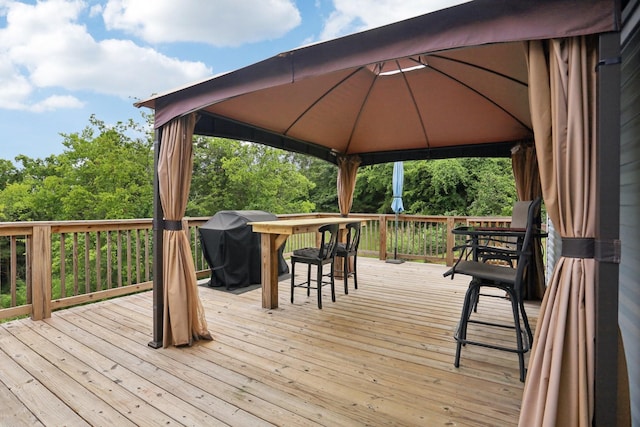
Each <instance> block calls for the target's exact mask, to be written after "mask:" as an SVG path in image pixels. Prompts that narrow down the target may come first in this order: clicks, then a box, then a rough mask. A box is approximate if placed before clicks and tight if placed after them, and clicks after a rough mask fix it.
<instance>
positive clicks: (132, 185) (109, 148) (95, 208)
mask: <svg viewBox="0 0 640 427" xmlns="http://www.w3.org/2000/svg"><path fill="white" fill-rule="evenodd" d="M89 123H90V124H89V126H87V127H86V128H85V129H84V130H83V131H82V132H81V133H72V134H68V135H67V134H63V135H62V137H63V138H64V140H63V142H62V144H63V145H64V146H65V150H64V152H63V153H62V154H60V155H57V156H50V157H48V158H46V159H44V160H41V159H31V158H29V157H27V156H18V157H17V158H16V159H17V161H18V162H19V163H21V165H22V168H21V169H20V176H21V178H22V179H21V180H20V181H19V182H12V183H10V184H8V185H6V186H5V188H4V189H2V190H1V191H0V200H1V201H2V202H0V220H3V221H27V220H69V219H115V218H148V217H150V216H151V214H152V200H153V185H152V182H153V181H152V177H153V152H152V149H151V147H152V143H151V138H150V135H149V133H148V132H147V131H145V129H144V128H143V127H142V126H140V125H138V124H137V123H135V122H133V121H132V120H129V121H128V122H126V123H122V122H118V123H116V124H115V125H113V126H108V125H106V124H105V123H104V122H102V121H100V120H98V119H97V118H95V116H91V118H90V120H89Z"/></svg>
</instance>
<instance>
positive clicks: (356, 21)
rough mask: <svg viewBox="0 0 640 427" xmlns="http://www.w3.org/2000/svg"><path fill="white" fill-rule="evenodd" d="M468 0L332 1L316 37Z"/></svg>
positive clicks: (352, 31) (324, 37)
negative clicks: (329, 11)
mask: <svg viewBox="0 0 640 427" xmlns="http://www.w3.org/2000/svg"><path fill="white" fill-rule="evenodd" d="M468 1H470V0H428V1H427V0H333V3H334V8H335V10H334V11H333V12H332V13H331V15H330V16H329V18H328V19H327V21H326V22H325V26H324V29H323V31H322V34H321V36H320V39H321V40H328V39H332V38H335V37H339V36H343V35H346V34H351V33H355V32H358V31H364V30H367V29H370V28H374V27H380V26H382V25H386V24H390V23H392V22H396V21H401V20H403V19H408V18H412V17H414V16H419V15H423V14H425V13H429V12H433V11H435V10H439V9H443V8H445V7H450V6H455V5H457V4H460V3H466V2H468Z"/></svg>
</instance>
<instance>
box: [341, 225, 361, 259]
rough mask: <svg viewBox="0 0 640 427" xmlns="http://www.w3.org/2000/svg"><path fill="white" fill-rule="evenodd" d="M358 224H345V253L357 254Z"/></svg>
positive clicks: (358, 241) (358, 244) (359, 227)
mask: <svg viewBox="0 0 640 427" xmlns="http://www.w3.org/2000/svg"><path fill="white" fill-rule="evenodd" d="M360 229H361V224H360V222H350V223H349V224H347V241H346V244H345V249H346V250H347V252H358V246H360Z"/></svg>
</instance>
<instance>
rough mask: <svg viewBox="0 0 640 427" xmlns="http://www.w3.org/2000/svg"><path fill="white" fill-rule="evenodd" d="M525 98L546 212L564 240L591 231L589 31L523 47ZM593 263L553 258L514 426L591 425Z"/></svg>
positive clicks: (592, 57) (592, 54) (592, 42)
mask: <svg viewBox="0 0 640 427" xmlns="http://www.w3.org/2000/svg"><path fill="white" fill-rule="evenodd" d="M528 59H529V96H530V103H531V115H532V119H533V128H534V134H535V143H536V150H537V156H538V164H539V165H540V180H541V183H542V192H543V195H544V201H545V205H546V207H547V212H548V214H549V215H550V217H551V220H552V221H553V224H554V225H555V226H556V228H557V229H558V231H559V232H560V235H561V236H562V238H563V243H564V241H565V240H566V239H567V238H593V237H594V236H595V210H596V197H595V190H596V188H595V178H596V176H595V173H596V167H595V148H596V144H595V142H596V135H595V125H596V104H595V101H596V100H595V93H596V92H595V89H596V88H595V83H596V76H595V68H596V62H597V45H596V39H595V38H593V37H576V38H568V39H562V40H551V41H549V42H539V41H533V42H530V43H529V46H528ZM594 287H595V261H594V259H593V258H577V257H576V258H573V257H572V258H569V257H564V256H562V257H561V258H560V260H559V261H558V263H557V265H556V267H555V270H554V272H553V275H552V277H551V279H550V281H549V287H548V289H547V292H546V294H545V297H544V299H543V301H542V306H541V310H540V317H539V319H538V325H537V328H536V336H535V340H534V345H533V349H532V352H531V356H530V360H529V369H528V372H527V380H526V383H525V389H524V396H523V402H522V409H521V412H520V422H519V424H520V425H521V426H527V427H529V426H584V427H586V426H591V424H592V423H591V421H592V419H593V408H594V395H593V392H594V341H595V301H594Z"/></svg>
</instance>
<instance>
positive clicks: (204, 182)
mask: <svg viewBox="0 0 640 427" xmlns="http://www.w3.org/2000/svg"><path fill="white" fill-rule="evenodd" d="M146 119H147V124H146V126H143V125H140V124H137V123H135V122H134V121H132V120H129V121H128V122H118V123H116V124H115V125H113V126H108V125H107V124H105V123H104V122H102V121H101V120H98V119H97V118H96V117H94V116H92V117H91V118H90V120H89V125H88V126H87V127H86V128H85V129H83V130H82V131H81V132H78V133H71V134H62V135H61V136H62V138H63V141H62V143H63V145H64V147H65V150H64V151H63V153H62V154H59V155H53V156H49V157H47V158H45V159H32V158H29V157H27V156H24V155H21V156H18V157H16V159H15V160H16V164H15V165H14V163H13V162H11V161H8V160H0V172H1V175H0V221H29V220H70V219H116V218H149V217H151V216H152V214H153V209H152V208H153V141H152V134H151V132H150V131H149V130H150V128H151V127H150V126H149V125H150V117H146ZM193 151H194V162H193V165H194V168H193V177H192V181H191V192H190V197H189V203H188V206H187V212H186V215H187V216H211V215H213V214H214V213H215V212H217V211H220V210H244V209H258V210H266V211H269V212H273V213H276V214H283V213H303V212H312V211H317V212H338V201H337V199H338V198H337V187H336V178H337V167H336V166H335V165H334V164H331V163H329V162H326V161H323V160H319V159H315V158H311V157H308V156H303V155H300V154H294V153H289V152H285V151H282V150H278V149H274V148H270V147H267V146H263V145H260V144H253V143H246V142H239V141H233V140H228V139H223V138H210V137H198V136H197V137H195V138H194V150H193ZM404 167H405V173H404V176H405V179H404V192H403V202H404V206H405V209H406V212H407V213H409V214H430V215H447V214H448V215H454V214H455V215H478V216H481V215H509V214H510V213H511V207H512V206H513V202H514V201H515V199H516V193H515V186H514V182H513V175H512V173H511V162H510V161H509V159H478V158H461V159H445V160H422V161H407V162H404ZM392 173H393V164H392V163H386V164H379V165H373V166H363V167H360V169H359V170H358V177H357V181H356V188H355V191H354V199H353V207H352V209H351V211H352V212H362V213H391V200H392V190H391V182H392Z"/></svg>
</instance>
